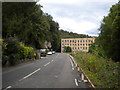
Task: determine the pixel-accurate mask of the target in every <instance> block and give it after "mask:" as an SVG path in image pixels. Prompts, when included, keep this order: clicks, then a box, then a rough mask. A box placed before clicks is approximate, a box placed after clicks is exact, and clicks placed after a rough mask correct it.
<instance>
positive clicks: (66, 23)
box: [56, 18, 97, 34]
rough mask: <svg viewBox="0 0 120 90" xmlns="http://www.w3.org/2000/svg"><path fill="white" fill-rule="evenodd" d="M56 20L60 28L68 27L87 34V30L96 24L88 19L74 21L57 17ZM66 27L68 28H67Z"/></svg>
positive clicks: (93, 27)
mask: <svg viewBox="0 0 120 90" xmlns="http://www.w3.org/2000/svg"><path fill="white" fill-rule="evenodd" d="M56 21H57V22H59V25H60V27H61V29H62V28H65V29H69V30H70V31H73V30H74V31H73V32H76V33H82V34H88V33H87V32H89V30H92V29H95V28H97V25H96V24H94V23H92V22H89V21H79V22H76V21H74V20H73V19H70V18H57V19H56ZM67 27H68V28H67Z"/></svg>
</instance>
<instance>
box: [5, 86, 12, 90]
mask: <svg viewBox="0 0 120 90" xmlns="http://www.w3.org/2000/svg"><path fill="white" fill-rule="evenodd" d="M9 88H12V86H8V87H6V88H5V89H3V90H7V89H9Z"/></svg>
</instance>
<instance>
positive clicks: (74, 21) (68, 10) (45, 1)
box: [39, 0, 118, 35]
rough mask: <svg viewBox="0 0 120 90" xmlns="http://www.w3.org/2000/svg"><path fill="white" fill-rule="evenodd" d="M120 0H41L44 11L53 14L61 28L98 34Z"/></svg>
mask: <svg viewBox="0 0 120 90" xmlns="http://www.w3.org/2000/svg"><path fill="white" fill-rule="evenodd" d="M117 2H118V0H99V1H98V0H40V2H39V3H40V4H41V5H43V11H44V12H46V13H49V14H50V15H52V16H53V18H54V20H55V21H57V22H58V23H59V25H60V28H61V29H65V30H68V31H72V32H76V33H81V34H89V35H97V33H98V30H97V29H98V28H99V26H100V23H101V21H102V19H103V16H106V15H107V14H108V13H109V9H110V7H111V6H112V5H113V4H115V3H117Z"/></svg>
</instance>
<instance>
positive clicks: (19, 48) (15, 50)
mask: <svg viewBox="0 0 120 90" xmlns="http://www.w3.org/2000/svg"><path fill="white" fill-rule="evenodd" d="M2 46H3V49H2V51H3V52H2V54H3V56H2V58H3V59H2V65H3V66H4V65H5V64H6V62H7V61H8V62H9V64H10V65H15V64H16V63H17V62H18V60H21V59H25V58H29V59H30V58H33V57H34V49H33V48H32V47H26V46H24V45H23V44H22V43H20V42H19V41H18V40H17V39H15V38H8V39H6V40H4V41H3V44H2Z"/></svg>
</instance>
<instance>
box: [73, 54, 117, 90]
mask: <svg viewBox="0 0 120 90" xmlns="http://www.w3.org/2000/svg"><path fill="white" fill-rule="evenodd" d="M74 57H75V60H76V61H77V63H78V64H79V65H80V67H81V68H82V69H83V70H84V72H85V73H86V74H87V76H88V77H89V78H90V80H91V81H92V83H93V84H94V85H95V86H96V87H97V88H118V87H119V82H118V77H119V73H118V70H119V69H118V67H119V63H118V62H113V61H112V60H111V59H105V58H102V57H99V56H97V55H94V54H88V53H77V54H76V55H75V56H74Z"/></svg>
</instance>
